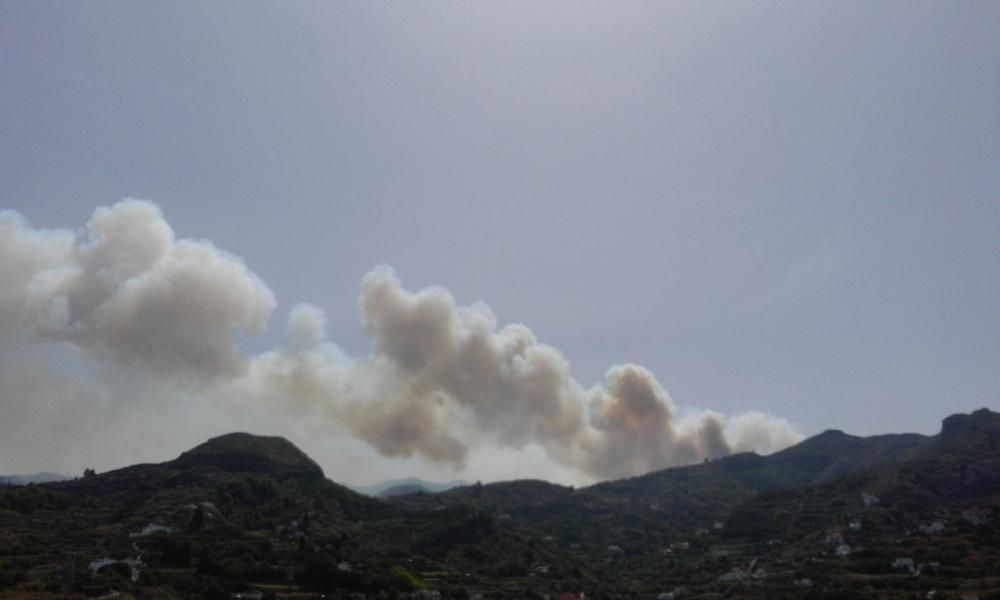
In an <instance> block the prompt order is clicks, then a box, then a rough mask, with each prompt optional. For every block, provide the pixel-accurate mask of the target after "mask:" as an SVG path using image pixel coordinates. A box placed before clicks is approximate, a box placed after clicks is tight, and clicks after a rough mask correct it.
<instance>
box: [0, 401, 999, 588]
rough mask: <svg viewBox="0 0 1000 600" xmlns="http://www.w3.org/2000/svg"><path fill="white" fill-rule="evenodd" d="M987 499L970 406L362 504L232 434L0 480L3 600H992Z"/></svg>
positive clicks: (981, 448) (295, 461)
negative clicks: (620, 470)
mask: <svg viewBox="0 0 1000 600" xmlns="http://www.w3.org/2000/svg"><path fill="white" fill-rule="evenodd" d="M875 497H877V498H878V502H877V503H875V502H874V501H873V500H872V498H875ZM998 509H1000V415H997V414H996V413H992V412H989V411H985V410H984V411H977V412H976V413H973V414H972V415H957V416H954V417H949V419H947V420H946V421H945V424H944V428H943V430H942V433H941V434H940V435H938V436H933V437H925V436H912V435H907V436H878V437H874V438H855V437H852V436H847V435H846V434H843V433H840V432H826V433H824V434H821V435H819V436H816V437H815V438H812V439H810V440H807V441H805V442H803V443H802V444H799V445H798V446H795V447H793V448H789V449H787V450H785V451H783V452H779V453H777V454H775V455H772V456H769V457H760V456H756V455H752V454H743V455H736V456H732V457H728V458H725V459H721V460H717V461H713V462H709V463H706V464H701V465H696V466H691V467H684V468H678V469H668V470H665V471H660V472H656V473H650V474H648V475H644V476H642V477H635V478H630V479H625V480H620V481H613V482H607V483H602V484H599V485H595V486H592V487H588V488H583V489H573V488H568V487H563V486H558V485H553V484H549V483H546V482H541V481H513V482H505V483H495V484H486V485H482V484H475V485H471V486H466V487H461V488H456V489H452V490H448V491H445V492H441V493H437V494H428V493H423V492H420V493H414V494H407V495H401V496H393V497H391V498H387V499H378V500H376V499H372V498H368V497H365V496H362V495H359V494H356V493H354V492H352V491H350V490H348V489H346V488H344V487H342V486H340V485H338V484H336V483H333V482H331V481H329V480H327V479H326V478H325V477H324V475H323V473H322V471H321V470H320V468H319V467H318V466H317V465H316V464H315V463H314V462H313V461H312V460H311V459H309V458H308V457H307V456H306V455H305V454H303V453H302V452H301V451H299V450H298V449H297V448H295V446H293V445H292V444H290V443H289V442H287V441H286V440H283V439H281V438H259V437H255V436H250V435H247V434H232V435H228V436H222V437H221V438H216V439H213V440H210V441H209V442H206V443H205V444H202V445H201V446H198V447H197V448H194V449H192V450H190V451H188V452H186V453H184V454H183V455H181V457H179V458H178V459H177V460H174V461H170V462H167V463H162V464H158V465H136V466H132V467H128V468H125V469H121V470H118V471H112V472H108V473H101V474H96V473H89V474H88V476H87V477H83V478H80V479H77V480H73V481H65V482H56V483H46V484H41V485H28V486H6V487H0V598H8V597H9V598H21V597H27V598H55V597H60V598H62V597H88V596H90V597H93V596H101V595H106V594H110V593H112V590H114V591H115V592H118V593H121V594H123V595H124V596H125V597H128V596H131V597H136V598H231V597H234V596H233V594H235V593H239V592H250V591H253V590H256V591H257V592H260V593H261V594H262V595H264V596H267V597H289V598H291V597H295V598H304V597H310V595H313V596H312V597H319V596H320V595H324V594H325V595H326V596H327V597H345V598H346V597H352V598H360V596H358V595H359V594H361V595H363V596H365V597H373V598H375V597H377V598H402V597H426V598H430V597H435V596H436V595H438V594H439V595H440V596H441V597H442V598H462V599H467V598H472V597H474V596H476V595H477V594H478V595H482V596H483V597H484V598H508V597H511V598H513V597H518V598H525V597H527V598H543V597H545V596H546V595H547V596H548V597H550V598H552V597H559V595H560V594H564V593H567V592H571V593H579V592H586V595H587V597H588V598H655V597H657V596H658V595H659V594H661V593H665V592H676V593H677V595H678V596H680V597H704V598H709V597H715V598H720V597H726V598H737V597H769V598H802V597H805V598H849V597H884V598H896V597H898V598H904V597H906V598H912V597H915V596H918V595H919V596H920V597H927V594H928V593H929V592H930V591H931V590H934V591H935V595H934V597H936V598H949V597H956V598H957V597H959V595H960V593H962V592H974V593H977V594H978V595H979V597H980V598H988V597H991V596H995V595H1000V576H998V572H997V570H996V566H997V565H1000V528H998V526H997V520H998V518H1000V510H998ZM935 523H937V524H938V525H935ZM842 546H843V547H847V548H848V550H847V551H844V549H843V548H842ZM101 559H110V560H108V561H106V562H107V563H108V564H106V565H104V566H101V568H99V569H97V568H93V567H94V565H95V564H96V565H100V564H101V563H95V561H98V560H101ZM897 559H910V560H911V561H912V567H911V566H910V564H911V563H909V562H907V561H906V560H903V561H897ZM112 561H116V562H112ZM126 561H131V562H126ZM894 562H895V563H898V564H897V566H896V567H894V566H893V563H894ZM918 573H919V574H918ZM352 594H353V596H352Z"/></svg>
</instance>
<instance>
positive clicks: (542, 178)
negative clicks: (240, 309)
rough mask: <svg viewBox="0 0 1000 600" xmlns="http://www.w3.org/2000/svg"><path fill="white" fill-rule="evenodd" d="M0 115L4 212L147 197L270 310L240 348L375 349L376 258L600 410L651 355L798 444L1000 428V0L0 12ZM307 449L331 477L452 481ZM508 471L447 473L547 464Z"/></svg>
mask: <svg viewBox="0 0 1000 600" xmlns="http://www.w3.org/2000/svg"><path fill="white" fill-rule="evenodd" d="M0 108H2V110H0V209H12V210H14V211H16V212H18V213H20V214H21V215H23V216H24V217H25V218H26V219H27V220H28V221H29V222H30V223H31V225H33V226H34V227H38V228H71V229H81V228H82V227H83V225H84V224H85V223H86V222H87V221H88V219H89V218H90V216H91V214H92V213H93V211H94V209H95V208H96V207H98V206H109V205H112V204H114V203H115V202H117V201H119V200H121V199H122V198H125V197H135V198H143V199H149V200H152V201H153V202H155V203H157V204H158V205H159V206H160V207H161V208H162V210H163V212H164V214H165V217H166V220H167V221H169V223H170V225H171V226H172V227H173V229H174V231H175V232H176V234H177V236H178V237H182V238H195V239H207V240H211V241H212V242H213V243H214V244H215V245H216V246H218V247H219V248H222V249H224V250H226V251H229V252H231V253H233V254H235V255H237V256H239V257H242V259H243V260H244V261H245V262H246V265H247V266H248V267H249V269H250V270H251V271H253V272H254V273H256V274H257V275H258V276H259V277H260V278H261V279H262V280H263V281H264V282H266V284H267V286H268V287H269V288H270V289H271V291H273V293H274V296H275V297H276V299H277V311H276V312H275V314H274V315H273V316H272V317H271V318H270V320H269V322H268V323H269V324H268V328H267V330H266V331H265V333H264V334H263V335H261V336H257V337H249V336H248V337H246V338H245V339H244V344H245V346H246V347H247V348H248V349H249V350H251V351H260V350H263V349H266V348H270V347H272V346H274V345H275V344H276V343H278V340H280V338H281V336H282V331H283V328H284V325H285V316H286V315H287V313H288V310H289V309H290V308H291V307H292V306H293V305H295V304H296V303H299V302H310V303H312V304H315V305H316V306H318V307H320V308H322V309H323V310H324V311H325V313H326V317H327V319H328V327H327V329H328V333H329V338H330V339H331V340H332V341H333V342H335V343H336V344H337V345H339V346H340V347H341V348H342V349H344V351H345V352H347V353H349V354H352V355H362V354H365V353H367V352H369V351H370V350H371V342H370V341H369V337H368V335H366V334H365V332H364V329H363V327H362V325H361V321H360V317H359V310H358V293H359V282H360V280H361V278H362V276H363V275H364V274H365V273H367V272H368V271H369V270H370V269H372V268H373V267H375V266H376V265H378V264H382V263H385V264H389V265H392V266H393V267H394V268H395V269H396V272H397V273H398V275H399V277H400V278H401V279H402V280H403V282H404V284H405V285H406V286H407V287H408V288H409V289H419V288H422V287H424V286H427V285H432V284H437V285H441V286H444V287H446V288H447V289H448V290H450V291H451V293H452V294H454V296H455V298H456V300H457V302H458V303H459V304H461V305H468V304H472V303H473V302H475V301H478V300H482V301H485V302H486V303H488V304H489V305H490V307H492V309H493V311H494V312H495V313H496V315H497V319H498V321H499V322H500V323H501V324H506V323H525V324H527V325H528V326H530V327H531V328H532V330H533V331H534V333H535V334H536V335H537V336H538V338H539V339H540V340H541V341H542V342H544V343H546V344H549V345H551V346H554V347H556V348H559V349H560V350H561V351H562V353H563V355H564V356H565V358H566V359H567V360H568V361H569V363H570V364H571V365H572V372H573V376H574V377H575V378H576V380H577V381H579V382H580V383H581V384H582V385H584V386H591V385H593V384H596V383H600V382H602V381H603V379H604V374H605V371H606V370H607V369H608V368H609V367H611V366H612V365H615V364H622V363H627V362H630V363H636V364H640V365H643V366H645V367H646V368H648V369H649V370H650V371H651V372H652V373H654V374H655V375H656V377H657V379H658V380H659V382H660V384H661V385H662V386H663V387H664V388H665V389H666V391H667V392H669V394H670V395H671V396H672V398H673V400H674V401H675V402H676V403H677V404H678V405H680V406H683V407H696V408H701V409H711V410H716V411H719V412H721V413H724V414H727V415H733V414H739V413H742V412H745V411H748V410H757V411H764V412H767V413H772V414H774V415H776V416H778V417H783V418H787V419H788V420H790V421H791V422H792V423H794V424H796V425H797V427H798V429H799V431H801V432H802V433H804V434H807V435H808V434H813V433H816V432H818V431H821V430H823V429H826V428H840V429H844V430H846V431H848V432H850V433H855V434H865V435H867V434H874V433H882V432H896V431H917V432H923V433H933V432H936V431H937V429H938V426H939V423H940V420H941V419H942V418H943V417H944V416H946V415H947V414H950V413H954V412H958V411H969V410H973V409H975V408H978V407H982V406H986V407H990V408H993V409H997V408H998V407H1000V318H998V316H997V315H998V312H997V307H998V306H1000V4H998V3H996V2H988V1H982V2H972V1H970V2H956V3H943V2H910V1H906V2H888V1H886V2H835V3H832V2H796V3H765V2H754V3H749V2H730V3H708V2H691V3H677V2H655V3H640V2H628V3H616V2H607V3H577V2H573V3H569V2H567V3H559V4H556V3H539V2H530V3H515V2H498V3H460V2H447V3H432V2H382V3H379V2H355V3H346V2H345V3H304V2H294V3H290V2H282V3H255V2H231V3H224V2H213V3H193V2H190V3H166V2H164V3H148V2H86V3H65V2H12V1H0ZM8 345H9V343H8ZM5 351H6V352H14V351H15V350H12V349H11V348H9V347H8V348H7V349H6V350H5ZM18 352H20V350H18ZM63 368H65V369H67V370H68V371H67V372H73V369H74V368H76V367H74V366H73V365H71V364H70V365H66V364H64V365H63ZM8 376H9V375H8ZM13 402H14V401H13V399H11V398H3V397H0V421H2V420H4V419H5V418H6V419H7V420H8V425H7V427H8V428H10V427H13V426H12V425H11V422H12V421H11V419H12V418H13V417H12V416H11V410H10V409H9V408H8V414H7V415H6V416H5V415H4V409H5V406H4V405H5V403H6V404H8V405H11V403H13ZM165 402H166V401H165ZM158 410H159V409H158ZM213 423H214V422H213ZM46 426H47V425H45V422H44V421H35V422H32V424H31V425H25V427H33V428H38V429H40V431H33V432H32V433H35V434H38V435H43V434H44V433H45V427H46ZM220 426H221V425H220ZM260 427H261V428H264V427H273V429H272V430H271V431H268V432H269V433H278V434H287V435H290V436H292V437H293V438H294V437H295V435H296V433H295V431H297V430H295V429H294V428H293V427H292V426H291V425H289V426H288V428H289V429H288V431H285V425H284V424H283V423H282V422H280V421H279V422H275V423H272V424H270V425H261V426H260ZM212 429H213V427H207V426H206V427H202V428H193V429H190V430H186V431H185V432H183V433H180V434H177V435H173V434H170V433H169V432H163V434H162V435H161V436H160V437H159V438H157V439H158V441H157V444H158V445H157V446H156V449H157V450H156V451H155V452H154V451H152V450H148V451H146V452H145V453H142V452H139V456H141V458H143V459H146V460H159V459H161V458H166V457H167V456H161V454H162V452H161V451H160V448H167V449H169V450H170V451H171V452H174V451H179V450H181V449H183V447H184V444H186V443H188V442H189V441H191V439H193V438H194V437H195V435H196V434H197V435H202V434H203V433H211V432H212ZM218 433H222V431H218ZM24 435H25V437H29V436H30V435H31V434H29V433H25V434H24ZM78 435H79V438H80V440H81V442H80V443H81V447H85V448H93V447H94V446H93V444H92V443H91V442H86V443H85V442H84V441H82V440H84V439H90V438H89V437H87V436H94V435H97V432H94V431H88V432H86V433H83V432H80V433H78ZM330 435H331V436H333V437H335V436H337V435H340V434H337V433H335V432H334V433H331V434H330ZM43 437H44V436H43ZM301 439H309V440H314V441H311V442H306V443H304V444H303V445H304V446H306V449H307V450H313V451H314V452H315V453H318V454H321V455H322V456H318V457H317V458H319V459H320V460H321V462H322V463H323V464H324V466H325V467H326V468H327V471H328V474H329V475H331V476H332V477H334V478H341V479H345V478H346V479H355V480H359V481H360V480H376V479H379V478H381V477H380V476H379V475H381V474H382V473H385V474H386V475H396V474H404V472H405V474H409V473H414V472H416V473H417V474H424V475H428V476H439V477H447V476H450V473H449V472H446V471H445V470H442V469H441V468H439V467H436V466H432V465H429V464H426V463H424V462H422V461H421V460H419V459H410V460H408V461H395V462H393V461H388V460H383V459H381V458H378V457H376V456H375V455H374V453H373V452H372V451H371V450H370V449H368V448H367V446H364V445H363V444H359V443H357V442H353V441H352V442H343V443H344V444H348V445H350V448H352V449H351V450H350V452H353V453H355V454H349V453H347V454H344V456H350V457H353V458H352V459H351V460H346V459H343V457H341V459H338V458H337V457H336V456H333V454H335V453H336V452H338V451H339V450H337V448H341V446H336V445H334V446H330V447H327V446H323V445H322V443H321V442H317V441H315V439H316V438H315V436H313V437H308V438H307V437H305V436H304V435H303V437H302V438H301ZM105 443H106V444H107V445H109V443H108V442H105ZM331 443H332V442H331ZM338 443H339V442H338ZM88 444H90V445H88ZM310 444H312V446H310ZM344 447H346V446H344ZM536 451H537V448H536V449H535V450H529V451H528V452H529V454H530V453H531V452H536ZM14 452H15V451H14V450H13V449H12V448H10V447H8V446H3V447H2V451H0V454H6V455H7V462H6V464H5V463H4V462H0V470H8V471H9V470H12V469H13V470H28V469H36V468H37V469H41V468H49V466H50V465H48V464H39V463H40V462H41V461H39V460H35V461H33V460H29V459H28V458H25V457H18V458H16V459H11V458H9V457H10V456H11V455H12V453H14ZM87 452H91V454H90V455H88V454H87ZM344 452H345V453H346V452H347V451H346V450H344ZM509 452H511V451H510V450H504V451H502V452H501V453H500V454H496V455H491V456H493V458H490V456H487V455H483V457H481V458H474V459H473V461H472V463H471V467H470V469H468V470H467V471H463V472H460V473H459V475H461V476H471V477H473V478H475V477H477V476H481V477H483V478H492V477H510V476H515V475H518V474H520V473H522V472H523V473H526V474H541V475H547V474H548V473H547V472H546V471H544V470H538V469H534V470H532V469H531V468H529V467H525V468H524V470H523V471H519V470H518V468H519V467H518V466H517V462H518V461H516V460H513V459H511V457H510V455H508V454H506V453H509ZM366 453H367V454H366ZM515 454H516V453H515ZM369 455H370V456H369ZM91 456H93V457H94V458H93V462H94V464H100V465H103V466H119V465H121V464H125V463H127V462H130V461H129V460H126V459H125V458H124V457H121V456H120V455H119V456H114V453H113V452H111V451H110V450H108V449H107V448H104V449H102V450H100V451H99V452H98V451H96V450H93V451H91V450H87V451H85V452H83V457H82V458H80V459H79V460H81V461H84V462H86V461H87V460H89V459H90V457H91ZM517 456H521V455H517ZM532 456H534V455H532ZM497 457H502V458H497ZM522 458H523V457H522ZM74 460H76V459H74ZM351 461H355V462H354V463H352V462H351ZM365 461H367V462H365ZM512 461H513V462H512ZM56 462H59V461H56ZM88 464H89V463H88ZM349 464H363V465H365V466H363V467H357V468H358V469H360V471H355V472H350V473H347V474H341V473H342V472H343V471H344V470H346V469H349ZM393 465H395V466H393ZM78 466H79V465H77V463H76V462H74V461H73V460H69V459H67V460H65V461H61V464H55V465H51V468H54V469H59V468H62V469H69V468H77V467H78ZM366 469H367V471H366ZM372 469H374V470H377V471H378V472H377V473H374V472H372ZM474 469H479V472H473V473H470V472H469V471H470V470H474ZM483 473H485V475H483ZM553 476H557V475H553Z"/></svg>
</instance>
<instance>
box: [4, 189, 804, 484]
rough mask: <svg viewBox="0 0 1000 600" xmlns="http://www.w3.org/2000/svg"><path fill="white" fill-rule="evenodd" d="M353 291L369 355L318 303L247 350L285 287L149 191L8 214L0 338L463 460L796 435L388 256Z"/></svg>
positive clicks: (736, 447) (619, 452)
mask: <svg viewBox="0 0 1000 600" xmlns="http://www.w3.org/2000/svg"><path fill="white" fill-rule="evenodd" d="M359 305H360V309H361V313H362V319H363V322H364V325H365V327H366V330H367V331H368V333H369V334H370V335H371V338H372V341H373V350H372V352H371V354H369V355H367V356H363V357H358V358H352V357H349V356H347V355H345V354H344V353H343V352H342V351H340V350H339V349H338V348H337V347H336V346H335V345H334V344H333V343H332V342H330V341H329V340H328V339H327V335H326V331H325V326H326V317H325V315H324V314H323V312H322V310H320V309H319V308H316V307H314V306H310V305H299V306H296V307H295V308H294V309H293V310H292V311H291V313H290V315H289V320H288V327H287V331H286V341H285V343H284V345H282V346H281V347H279V348H276V349H274V350H272V351H269V352H265V353H262V354H259V355H255V356H249V355H246V354H245V353H243V352H241V351H240V350H239V348H238V346H237V344H236V336H237V335H238V334H240V333H241V332H249V333H254V332H258V331H261V330H262V329H263V328H264V327H265V326H266V323H267V320H268V318H269V316H270V314H271V313H272V312H273V309H274V307H275V299H274V296H273V294H272V293H271V292H270V290H269V289H268V288H267V286H266V285H265V284H264V283H263V282H261V281H260V280H259V279H258V278H257V277H256V276H255V275H254V274H253V273H252V272H250V271H249V270H248V269H247V268H246V267H245V266H244V264H243V263H242V261H240V260H239V259H238V258H237V257H235V256H232V255H230V254H227V253H225V252H223V251H221V250H219V249H217V248H215V247H214V246H213V245H212V244H210V243H209V242H206V241H193V240H185V239H176V237H175V235H174V233H173V230H172V229H171V228H170V226H169V225H168V224H167V222H166V221H165V220H164V218H163V215H162V214H161V212H160V210H159V208H158V207H156V206H155V205H154V204H151V203H149V202H143V201H136V200H126V201H124V202H121V203H119V204H116V205H114V206H112V207H110V208H99V209H98V210H97V211H95V213H94V216H93V217H92V219H91V220H90V222H89V223H88V224H87V226H86V229H85V235H82V236H78V235H75V234H74V233H72V232H67V231H44V230H39V229H35V228H32V227H31V226H30V225H29V224H28V223H26V222H25V221H24V220H23V219H22V218H20V217H19V216H18V215H16V214H14V213H10V212H4V213H0V351H2V349H3V347H4V346H8V347H12V345H14V344H26V343H30V344H35V345H39V344H41V345H44V344H46V343H58V344H62V345H64V346H66V345H68V346H69V347H71V348H73V349H75V350H76V351H77V352H78V353H79V354H80V355H81V356H84V357H86V360H90V361H92V362H93V363H95V364H98V365H100V366H101V367H102V368H103V369H104V370H105V371H106V372H112V373H117V374H118V375H117V376H116V379H119V380H120V379H121V378H122V377H123V376H122V375H121V373H127V374H128V376H127V377H126V378H130V379H132V380H142V379H143V378H147V379H150V380H154V379H155V380H156V381H164V380H169V381H171V382H175V383H176V382H187V385H188V387H186V388H183V389H185V390H195V389H197V390H198V393H199V394H200V395H202V396H204V397H205V398H206V399H208V400H210V401H213V403H214V404H215V405H217V406H218V407H221V408H222V409H229V410H231V409H234V408H235V409H237V410H238V409H239V407H241V406H246V405H251V404H252V405H254V406H264V407H267V408H268V410H272V411H275V412H278V413H281V414H286V415H293V416H295V417H296V418H298V419H299V420H301V421H303V422H308V423H310V427H311V429H312V430H314V431H316V430H320V431H329V430H330V429H331V428H334V429H335V428H342V430H344V431H347V432H348V433H350V435H352V436H354V437H356V438H358V439H361V440H364V441H365V442H367V443H368V444H370V445H371V446H372V447H373V448H375V449H376V450H377V451H378V452H379V453H380V454H382V455H384V456H390V457H409V456H418V457H421V458H423V459H426V460H428V461H432V462H435V463H445V464H450V465H453V466H455V467H461V466H463V465H464V464H465V463H466V462H467V461H468V459H469V456H470V453H472V452H473V451H474V450H475V449H477V448H479V447H482V446H489V447H499V448H513V449H521V448H526V447H529V446H535V447H539V448H542V449H543V450H544V451H545V453H547V455H548V456H549V457H550V458H551V459H552V460H554V461H556V462H557V463H559V464H562V465H565V466H567V467H570V468H572V469H574V470H576V471H578V472H581V473H584V474H586V475H587V476H589V477H591V478H595V479H603V478H609V477H619V476H626V475H634V474H639V473H643V472H646V471H650V470H654V469H659V468H664V467H668V466H674V465H680V464H688V463H692V462H697V461H700V460H703V459H705V458H717V457H721V456H725V455H727V454H730V453H732V452H735V451H743V450H757V451H760V452H771V451H774V450H777V449H779V448H781V447H784V446H787V445H789V444H791V443H794V442H796V441H798V440H799V439H801V436H800V435H799V434H798V433H796V432H795V430H794V428H793V427H791V425H790V424H789V423H788V422H787V421H784V420H783V419H776V418H774V417H771V416H768V415H764V414H761V413H747V414H745V415H741V416H737V417H735V418H731V419H727V418H726V417H724V416H722V415H720V414H717V413H713V412H704V413H702V414H700V415H698V416H695V417H687V418H681V417H679V416H678V414H677V412H678V411H677V407H676V406H675V405H674V403H673V401H672V400H671V398H670V396H669V395H667V393H666V392H665V391H664V390H663V388H662V387H661V386H660V384H659V383H658V382H657V381H656V379H655V378H654V377H653V375H652V374H651V373H650V372H649V371H647V370H646V369H644V368H642V367H638V366H634V365H623V366H614V367H612V368H611V369H609V370H608V372H607V374H606V382H605V384H604V385H598V386H594V387H591V388H585V387H583V386H582V385H581V384H579V383H578V382H577V381H576V380H575V379H574V378H573V377H572V376H571V375H570V366H569V363H568V361H567V360H566V359H565V358H564V357H563V355H562V354H561V353H560V352H559V351H558V350H557V349H555V348H553V347H551V346H547V345H545V344H542V343H540V342H539V341H538V340H537V339H536V338H535V335H534V334H533V333H532V332H531V330H530V329H529V328H527V327H525V326H524V325H506V326H500V325H498V323H497V319H496V317H495V315H494V314H493V312H492V311H491V310H490V308H489V307H488V306H486V305H485V304H481V303H480V304H474V305H472V306H467V307H463V306H458V305H457V304H456V302H455V301H454V299H453V298H452V296H451V295H450V294H449V293H448V292H447V291H446V290H444V289H441V288H428V289H424V290H421V291H417V292H412V291H408V290H406V289H405V288H404V287H403V285H402V283H401V281H400V280H399V278H398V277H397V276H396V275H395V274H394V273H393V271H392V270H391V269H389V268H388V267H379V268H376V269H374V270H373V271H371V272H370V273H369V274H368V275H366V276H365V278H364V279H363V281H362V283H361V294H360V299H359ZM178 389H180V388H178ZM5 390H6V392H5ZM9 393H11V392H10V386H6V387H5V386H4V385H0V424H2V423H4V422H9V421H8V419H25V418H26V417H25V416H24V412H25V406H24V403H23V402H21V403H18V402H15V401H14V399H12V398H10V397H8V394H9ZM12 407H14V408H12ZM15 409H16V410H15ZM0 429H3V425H0ZM0 433H2V431H0ZM0 444H2V442H0ZM0 450H2V448H0Z"/></svg>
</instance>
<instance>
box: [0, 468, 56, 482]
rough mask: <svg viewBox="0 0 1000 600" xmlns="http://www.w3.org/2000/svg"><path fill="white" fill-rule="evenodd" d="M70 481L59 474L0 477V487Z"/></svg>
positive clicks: (43, 473) (45, 472) (44, 473)
mask: <svg viewBox="0 0 1000 600" xmlns="http://www.w3.org/2000/svg"><path fill="white" fill-rule="evenodd" d="M67 479H72V477H70V476H69V475H60V474H59V473H49V472H47V471H43V472H41V473H33V474H31V475H0V485H27V484H29V483H50V482H53V481H65V480H67Z"/></svg>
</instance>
